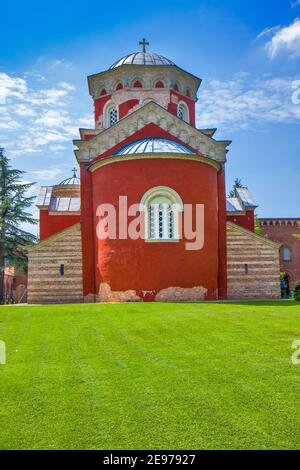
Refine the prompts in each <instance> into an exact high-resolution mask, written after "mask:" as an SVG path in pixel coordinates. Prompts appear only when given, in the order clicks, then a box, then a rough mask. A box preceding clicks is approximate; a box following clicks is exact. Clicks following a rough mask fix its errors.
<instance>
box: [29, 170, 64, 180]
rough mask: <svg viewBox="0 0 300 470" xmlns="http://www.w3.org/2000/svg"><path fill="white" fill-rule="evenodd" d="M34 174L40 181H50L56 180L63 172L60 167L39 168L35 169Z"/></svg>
mask: <svg viewBox="0 0 300 470" xmlns="http://www.w3.org/2000/svg"><path fill="white" fill-rule="evenodd" d="M32 174H33V175H34V176H35V178H36V179H37V180H38V181H48V180H55V179H56V178H57V177H58V176H60V175H61V174H62V170H61V169H60V168H54V169H52V170H37V171H33V172H32Z"/></svg>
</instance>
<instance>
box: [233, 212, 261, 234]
mask: <svg viewBox="0 0 300 470" xmlns="http://www.w3.org/2000/svg"><path fill="white" fill-rule="evenodd" d="M227 220H229V222H233V223H234V224H237V225H240V226H241V227H244V228H246V229H247V230H250V231H251V232H254V230H255V220H254V210H252V209H251V210H248V211H246V214H243V215H228V216H227Z"/></svg>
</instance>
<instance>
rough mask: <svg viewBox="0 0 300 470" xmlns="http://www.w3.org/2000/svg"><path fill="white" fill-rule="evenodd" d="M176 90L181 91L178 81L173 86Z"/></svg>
mask: <svg viewBox="0 0 300 470" xmlns="http://www.w3.org/2000/svg"><path fill="white" fill-rule="evenodd" d="M173 88H174V90H175V91H179V86H178V85H177V83H175V85H174V86H173Z"/></svg>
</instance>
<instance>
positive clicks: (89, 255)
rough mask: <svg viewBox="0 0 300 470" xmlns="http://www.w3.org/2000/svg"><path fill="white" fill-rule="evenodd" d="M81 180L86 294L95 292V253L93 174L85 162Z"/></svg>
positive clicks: (84, 288) (81, 171)
mask: <svg viewBox="0 0 300 470" xmlns="http://www.w3.org/2000/svg"><path fill="white" fill-rule="evenodd" d="M80 182H81V186H80V189H81V195H80V197H81V203H80V206H81V217H80V221H81V235H82V274H83V295H84V296H86V295H88V294H91V293H92V294H93V293H95V278H94V273H95V255H94V226H93V223H94V220H93V194H92V175H91V173H90V172H89V171H88V170H87V168H86V166H85V165H84V163H81V164H80Z"/></svg>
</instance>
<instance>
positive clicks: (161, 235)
mask: <svg viewBox="0 0 300 470" xmlns="http://www.w3.org/2000/svg"><path fill="white" fill-rule="evenodd" d="M148 214H149V238H150V239H151V240H173V239H174V238H175V237H174V209H173V208H172V204H171V203H170V202H169V201H167V200H166V201H165V202H159V201H155V200H154V201H152V202H151V204H150V205H149V209H148Z"/></svg>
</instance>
